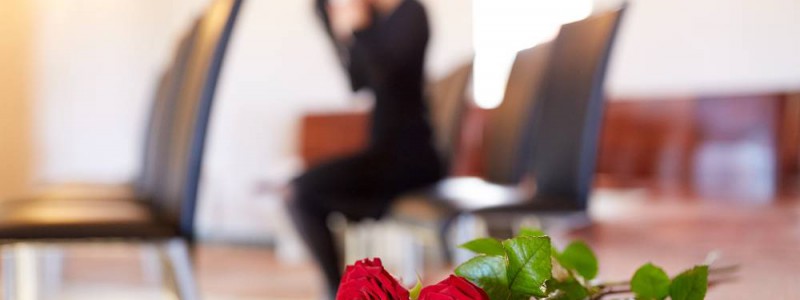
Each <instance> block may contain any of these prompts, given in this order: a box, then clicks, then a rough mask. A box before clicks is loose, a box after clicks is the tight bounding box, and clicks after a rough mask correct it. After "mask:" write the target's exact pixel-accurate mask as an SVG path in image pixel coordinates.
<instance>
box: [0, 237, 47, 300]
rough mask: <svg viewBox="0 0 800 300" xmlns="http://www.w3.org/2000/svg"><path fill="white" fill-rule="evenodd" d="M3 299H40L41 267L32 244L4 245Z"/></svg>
mask: <svg viewBox="0 0 800 300" xmlns="http://www.w3.org/2000/svg"><path fill="white" fill-rule="evenodd" d="M2 248H3V249H2V254H3V281H4V282H3V299H14V300H35V299H39V286H38V283H39V272H38V271H39V267H38V261H37V258H38V257H37V254H36V249H35V248H34V246H32V245H26V244H12V245H3V247H2Z"/></svg>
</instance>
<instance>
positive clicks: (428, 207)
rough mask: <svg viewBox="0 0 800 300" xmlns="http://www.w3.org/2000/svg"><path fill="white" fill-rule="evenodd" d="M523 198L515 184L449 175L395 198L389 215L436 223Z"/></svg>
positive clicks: (511, 203) (520, 200)
mask: <svg viewBox="0 0 800 300" xmlns="http://www.w3.org/2000/svg"><path fill="white" fill-rule="evenodd" d="M526 198H527V197H525V195H524V194H523V193H522V192H521V191H520V189H518V188H517V187H516V186H508V185H500V184H494V183H490V182H487V181H485V180H483V179H480V178H477V177H453V178H447V179H444V180H442V181H439V182H438V183H437V184H435V185H434V186H431V187H429V188H426V189H424V190H421V191H418V192H414V193H411V194H408V195H404V196H402V197H400V198H398V199H397V200H396V201H395V203H394V205H393V206H392V208H391V210H390V212H389V214H390V216H391V217H393V218H396V219H400V220H404V221H411V222H415V223H417V222H418V223H439V222H441V221H443V220H444V219H448V218H450V217H453V216H455V215H457V214H458V213H461V212H470V211H479V210H484V209H488V208H492V207H507V206H514V205H518V204H521V203H523V202H524V200H525V199H526Z"/></svg>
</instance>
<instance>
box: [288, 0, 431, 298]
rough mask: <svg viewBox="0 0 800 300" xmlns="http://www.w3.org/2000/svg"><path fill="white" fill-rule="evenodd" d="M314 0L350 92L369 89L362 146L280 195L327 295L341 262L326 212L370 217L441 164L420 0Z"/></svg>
mask: <svg viewBox="0 0 800 300" xmlns="http://www.w3.org/2000/svg"><path fill="white" fill-rule="evenodd" d="M315 1H316V2H315V4H316V9H317V13H318V15H319V17H320V18H321V19H322V23H323V24H324V26H325V29H326V31H327V33H328V34H329V36H330V37H331V41H332V42H333V44H334V46H335V49H336V50H337V54H338V55H339V58H340V62H341V63H342V65H343V66H344V67H345V70H346V73H347V75H348V76H349V79H350V83H351V85H352V89H353V91H357V90H360V89H362V88H368V89H371V90H372V91H373V92H374V95H375V104H374V108H373V110H372V112H371V128H370V133H369V142H368V145H367V147H366V149H365V150H362V151H361V152H360V153H358V154H355V155H352V156H349V157H344V158H341V159H338V160H334V161H330V162H327V163H323V164H322V165H319V166H316V167H313V168H311V169H310V170H307V171H306V172H305V173H304V174H302V175H300V176H299V177H298V178H296V179H295V180H294V181H293V183H292V184H293V185H292V190H291V195H290V197H289V199H288V201H289V209H290V211H291V214H292V219H293V221H294V223H295V226H296V227H297V229H298V231H299V232H300V234H301V236H302V238H303V240H304V241H305V243H306V244H307V246H308V248H309V249H310V251H311V254H312V255H313V256H314V258H315V259H316V261H317V263H318V264H319V266H320V268H321V269H322V271H323V273H324V275H325V279H326V281H327V288H328V292H329V293H330V294H329V295H330V296H331V297H334V296H335V295H336V289H337V286H338V283H339V280H340V277H341V268H342V264H341V261H340V260H341V258H340V257H341V254H340V253H338V251H337V248H336V247H335V244H334V240H333V236H332V233H331V232H330V229H329V228H328V226H327V218H328V216H329V215H330V214H331V213H333V212H339V213H341V214H343V215H344V216H345V217H347V218H348V219H349V220H355V221H358V220H361V219H364V218H376V219H377V218H379V217H381V215H383V214H384V213H385V211H386V210H387V208H388V207H389V205H390V204H391V200H392V199H393V198H395V197H396V196H398V195H399V194H401V193H404V192H408V191H410V190H412V189H415V188H419V187H422V186H426V185H429V184H431V183H434V182H435V181H437V180H439V179H440V178H441V177H442V175H443V168H442V165H441V162H440V159H439V157H438V156H437V153H436V151H435V149H434V146H433V141H432V132H431V128H430V125H429V124H428V118H427V107H426V104H425V101H424V99H423V85H424V78H423V67H424V64H425V51H426V48H427V44H428V36H429V29H428V20H427V14H426V11H425V9H424V7H423V6H422V4H420V3H419V2H417V1H416V0H332V1H331V2H329V1H328V0H315ZM342 134H348V133H346V132H343V133H342Z"/></svg>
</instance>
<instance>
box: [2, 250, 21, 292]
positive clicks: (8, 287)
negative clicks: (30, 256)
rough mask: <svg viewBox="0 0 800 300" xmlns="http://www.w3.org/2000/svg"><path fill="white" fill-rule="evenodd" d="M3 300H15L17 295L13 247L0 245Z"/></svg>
mask: <svg viewBox="0 0 800 300" xmlns="http://www.w3.org/2000/svg"><path fill="white" fill-rule="evenodd" d="M0 248H1V249H2V250H1V251H2V255H3V299H6V300H8V299H15V298H16V294H17V291H16V290H17V289H16V288H17V263H16V259H17V257H16V254H15V253H14V252H15V251H14V250H15V249H14V245H5V244H4V245H2V246H0Z"/></svg>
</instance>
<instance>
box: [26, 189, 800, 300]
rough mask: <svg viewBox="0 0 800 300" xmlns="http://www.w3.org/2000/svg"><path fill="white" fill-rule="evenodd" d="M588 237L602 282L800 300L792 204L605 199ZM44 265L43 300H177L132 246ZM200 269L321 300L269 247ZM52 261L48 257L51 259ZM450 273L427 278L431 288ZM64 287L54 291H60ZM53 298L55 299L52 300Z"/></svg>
mask: <svg viewBox="0 0 800 300" xmlns="http://www.w3.org/2000/svg"><path fill="white" fill-rule="evenodd" d="M591 215H592V218H593V221H594V224H593V225H592V226H591V227H589V228H586V229H583V230H579V231H575V232H569V233H565V234H563V235H561V234H557V235H556V236H555V240H556V241H557V242H560V243H563V242H565V241H568V240H570V239H576V238H578V239H583V240H586V241H587V242H588V243H589V244H590V245H592V246H593V247H594V249H595V250H596V252H597V255H598V258H599V260H600V262H601V266H600V270H601V271H600V278H601V280H625V279H628V278H629V277H630V275H631V274H632V273H633V272H634V271H635V269H636V268H637V267H638V266H639V265H641V264H643V263H645V262H654V263H656V264H659V265H662V266H664V267H665V269H666V270H667V271H668V272H669V273H671V274H675V273H676V272H678V271H680V270H681V269H683V268H686V267H689V266H691V265H693V264H699V263H702V262H703V261H704V260H705V259H706V257H707V256H708V254H709V253H716V254H718V255H719V256H720V259H719V264H723V265H728V264H737V265H739V266H740V268H741V269H740V272H739V273H738V276H737V277H736V279H735V280H734V281H731V282H727V283H725V284H723V285H720V286H718V287H715V288H713V289H712V290H711V291H710V293H709V294H708V297H707V299H712V300H713V299H720V300H722V299H726V300H727V299H800V204H798V201H795V200H793V199H788V200H787V199H777V200H774V201H771V202H768V203H766V204H765V203H764V202H763V201H760V202H759V203H756V204H754V203H752V202H747V201H736V202H732V201H721V200H709V199H696V198H691V197H665V196H655V195H652V194H649V193H647V192H644V191H625V192H609V193H601V194H600V195H599V196H597V197H595V200H594V202H593V205H592V209H591ZM40 253H43V254H41V255H42V257H44V261H48V259H54V258H53V257H54V256H55V257H64V259H63V264H62V265H63V269H62V270H60V273H61V274H63V276H62V278H63V279H62V280H60V281H59V280H58V278H55V279H54V278H44V279H43V280H42V281H43V282H44V284H49V285H50V286H49V287H48V288H46V290H48V293H47V294H45V295H43V296H42V297H41V299H81V300H87V299H88V300H91V299H122V300H124V299H169V298H167V297H164V296H163V295H162V290H161V287H162V284H161V283H160V282H162V281H161V278H159V275H158V274H159V272H158V271H157V270H158V269H157V264H149V265H148V264H142V261H153V260H152V258H153V257H152V255H154V254H153V253H152V252H147V251H142V249H141V247H139V246H133V245H130V244H115V245H111V246H108V245H105V246H100V245H95V244H86V245H77V246H68V247H64V248H63V249H61V250H59V251H52V250H46V249H45V251H41V252H40ZM197 254H198V264H197V268H196V272H197V279H198V284H199V289H200V291H201V293H202V295H203V298H204V299H222V300H242V299H314V300H316V299H320V297H319V292H320V280H319V278H318V275H317V273H316V271H315V269H314V268H313V266H312V265H310V264H308V263H281V262H279V260H278V259H277V255H276V254H275V253H274V252H273V251H272V250H270V249H268V248H264V247H252V246H250V247H248V246H230V245H215V244H204V245H202V246H200V247H199V249H198V252H197ZM48 257H49V258H48ZM448 270H449V268H441V269H436V270H433V272H432V273H433V274H435V275H430V274H431V270H428V272H429V273H427V274H426V277H427V278H426V279H427V280H428V281H431V280H435V279H438V278H439V277H443V276H444V275H445V274H446V272H447V271H448ZM54 282H55V283H54ZM48 295H49V296H48Z"/></svg>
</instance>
